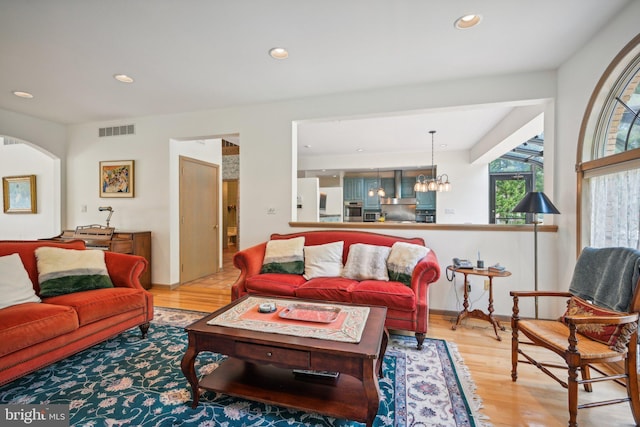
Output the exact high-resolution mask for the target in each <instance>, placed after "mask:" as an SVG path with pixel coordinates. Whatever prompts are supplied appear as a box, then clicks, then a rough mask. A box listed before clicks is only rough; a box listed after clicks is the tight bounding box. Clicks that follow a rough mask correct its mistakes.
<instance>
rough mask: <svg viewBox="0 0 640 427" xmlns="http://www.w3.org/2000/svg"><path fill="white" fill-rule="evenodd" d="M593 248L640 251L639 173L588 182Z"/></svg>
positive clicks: (600, 177)
mask: <svg viewBox="0 0 640 427" xmlns="http://www.w3.org/2000/svg"><path fill="white" fill-rule="evenodd" d="M589 189H590V196H591V197H590V204H591V224H590V226H591V233H590V236H591V238H590V240H591V241H590V246H592V247H595V248H603V247H613V246H622V247H629V248H635V249H640V235H639V228H640V169H633V170H626V171H621V172H616V173H611V174H606V175H601V176H594V177H591V178H590V179H589Z"/></svg>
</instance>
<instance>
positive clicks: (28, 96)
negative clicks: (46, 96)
mask: <svg viewBox="0 0 640 427" xmlns="http://www.w3.org/2000/svg"><path fill="white" fill-rule="evenodd" d="M13 94H14V95H15V96H18V97H20V98H26V99H31V98H33V95H32V94H30V93H29V92H23V91H21V90H14V91H13Z"/></svg>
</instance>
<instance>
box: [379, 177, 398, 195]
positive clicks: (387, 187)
mask: <svg viewBox="0 0 640 427" xmlns="http://www.w3.org/2000/svg"><path fill="white" fill-rule="evenodd" d="M380 181H382V188H384V192H385V193H386V196H385V197H395V194H396V186H395V183H394V180H393V178H381V179H380Z"/></svg>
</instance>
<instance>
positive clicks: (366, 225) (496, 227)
mask: <svg viewBox="0 0 640 427" xmlns="http://www.w3.org/2000/svg"><path fill="white" fill-rule="evenodd" d="M289 226H290V227H292V228H318V229H322V228H331V229H355V230H358V229H360V230H362V229H366V230H384V229H389V230H394V229H395V230H456V231H466V230H473V231H517V232H521V231H531V232H533V224H522V225H504V224H434V223H424V222H420V223H418V222H392V221H385V222H289ZM538 231H539V232H541V233H545V232H546V233H557V232H558V226H557V225H538Z"/></svg>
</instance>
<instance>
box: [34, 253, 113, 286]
mask: <svg viewBox="0 0 640 427" xmlns="http://www.w3.org/2000/svg"><path fill="white" fill-rule="evenodd" d="M35 253H36V259H37V265H38V281H39V282H40V297H42V298H45V297H53V296H57V295H64V294H70V293H72V292H79V291H88V290H91V289H102V288H113V283H111V278H110V277H109V273H108V271H107V265H106V264H105V262H104V251H101V250H97V249H95V250H92V249H87V250H82V249H63V248H52V247H48V246H42V247H39V248H38V249H36V251H35Z"/></svg>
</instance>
